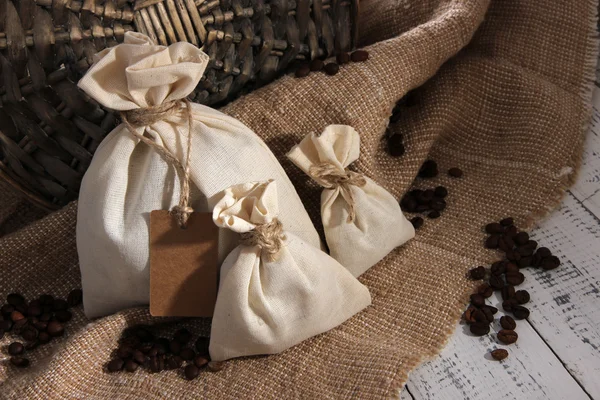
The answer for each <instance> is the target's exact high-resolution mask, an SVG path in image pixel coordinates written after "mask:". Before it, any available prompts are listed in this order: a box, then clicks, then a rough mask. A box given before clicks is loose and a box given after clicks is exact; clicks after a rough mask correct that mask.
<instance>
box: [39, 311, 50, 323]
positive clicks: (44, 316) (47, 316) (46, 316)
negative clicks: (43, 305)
mask: <svg viewBox="0 0 600 400" xmlns="http://www.w3.org/2000/svg"><path fill="white" fill-rule="evenodd" d="M51 318H52V314H51V313H43V314H42V315H40V321H43V322H48V321H50V319H51Z"/></svg>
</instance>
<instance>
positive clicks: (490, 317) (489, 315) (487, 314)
mask: <svg viewBox="0 0 600 400" xmlns="http://www.w3.org/2000/svg"><path fill="white" fill-rule="evenodd" d="M481 312H483V314H484V315H485V318H486V321H487V322H488V323H490V324H491V323H492V322H494V314H492V311H491V310H490V309H489V308H487V307H486V308H482V309H481Z"/></svg>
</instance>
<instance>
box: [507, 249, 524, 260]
mask: <svg viewBox="0 0 600 400" xmlns="http://www.w3.org/2000/svg"><path fill="white" fill-rule="evenodd" d="M506 258H507V259H508V260H509V261H514V262H518V261H519V260H520V259H521V255H520V254H519V253H518V252H516V251H515V250H509V251H507V252H506Z"/></svg>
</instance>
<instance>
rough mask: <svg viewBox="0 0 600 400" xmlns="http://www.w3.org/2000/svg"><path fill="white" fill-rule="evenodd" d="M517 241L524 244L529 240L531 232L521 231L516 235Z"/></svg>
mask: <svg viewBox="0 0 600 400" xmlns="http://www.w3.org/2000/svg"><path fill="white" fill-rule="evenodd" d="M514 239H515V243H516V244H518V245H520V246H522V245H524V244H525V243H527V242H528V241H529V234H528V233H527V232H519V233H517V234H516V235H515V238H514Z"/></svg>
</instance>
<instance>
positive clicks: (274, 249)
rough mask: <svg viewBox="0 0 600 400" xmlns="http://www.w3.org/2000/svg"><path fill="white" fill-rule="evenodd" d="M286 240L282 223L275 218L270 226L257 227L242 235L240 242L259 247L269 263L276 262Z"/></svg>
mask: <svg viewBox="0 0 600 400" xmlns="http://www.w3.org/2000/svg"><path fill="white" fill-rule="evenodd" d="M285 239H286V237H285V235H284V233H283V225H282V223H281V222H280V221H279V220H278V219H277V218H274V219H273V221H271V222H269V223H268V224H262V225H257V226H256V228H254V229H253V230H251V231H250V232H245V233H242V234H241V239H240V242H241V244H243V245H245V246H258V247H259V248H260V249H261V250H262V251H263V252H264V253H266V257H267V259H268V260H269V261H274V260H276V259H277V254H278V253H279V251H280V250H281V248H282V247H283V241H284V240H285Z"/></svg>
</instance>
